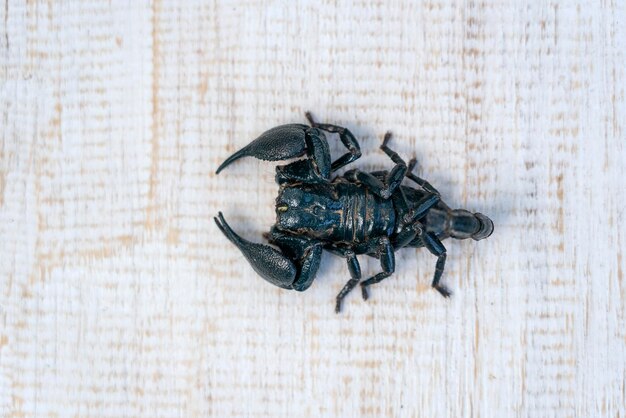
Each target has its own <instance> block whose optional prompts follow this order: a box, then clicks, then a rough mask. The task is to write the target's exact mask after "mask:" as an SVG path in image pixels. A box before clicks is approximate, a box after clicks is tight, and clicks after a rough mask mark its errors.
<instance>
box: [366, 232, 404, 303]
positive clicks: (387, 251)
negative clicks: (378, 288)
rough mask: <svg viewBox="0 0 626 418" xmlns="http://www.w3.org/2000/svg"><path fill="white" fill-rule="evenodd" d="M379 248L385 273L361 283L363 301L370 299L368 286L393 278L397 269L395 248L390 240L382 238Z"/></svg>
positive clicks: (378, 251)
mask: <svg viewBox="0 0 626 418" xmlns="http://www.w3.org/2000/svg"><path fill="white" fill-rule="evenodd" d="M378 247H379V248H378V250H377V254H378V255H379V259H380V266H381V267H382V269H383V271H382V272H381V273H378V274H377V275H375V276H373V277H370V278H369V279H367V280H365V281H364V282H361V294H362V296H363V300H367V299H368V298H369V294H368V293H367V287H368V286H370V285H373V284H376V283H379V282H381V281H383V280H385V279H386V278H387V277H389V276H391V275H392V274H393V272H394V271H395V269H396V257H395V254H394V253H393V251H394V250H393V246H392V245H391V243H390V242H389V239H388V238H387V237H383V238H381V239H380V241H379V244H378Z"/></svg>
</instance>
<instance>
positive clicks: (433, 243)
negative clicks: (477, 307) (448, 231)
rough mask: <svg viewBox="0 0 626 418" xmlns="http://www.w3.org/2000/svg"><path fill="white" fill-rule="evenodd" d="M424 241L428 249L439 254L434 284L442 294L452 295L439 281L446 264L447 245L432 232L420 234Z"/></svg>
mask: <svg viewBox="0 0 626 418" xmlns="http://www.w3.org/2000/svg"><path fill="white" fill-rule="evenodd" d="M420 239H421V240H422V243H423V244H424V246H425V247H426V248H428V250H429V251H430V252H431V253H433V254H434V255H436V256H437V264H436V265H435V276H434V277H433V283H432V286H433V287H434V288H435V289H436V290H437V291H438V292H439V293H441V296H443V297H444V298H447V297H449V296H450V295H451V293H450V291H449V290H448V289H447V288H446V287H445V286H444V285H442V284H440V283H439V281H440V280H441V275H442V274H443V268H444V266H445V264H446V247H444V246H443V244H442V243H441V241H439V238H437V236H436V235H435V234H433V233H432V232H424V233H422V234H421V235H420Z"/></svg>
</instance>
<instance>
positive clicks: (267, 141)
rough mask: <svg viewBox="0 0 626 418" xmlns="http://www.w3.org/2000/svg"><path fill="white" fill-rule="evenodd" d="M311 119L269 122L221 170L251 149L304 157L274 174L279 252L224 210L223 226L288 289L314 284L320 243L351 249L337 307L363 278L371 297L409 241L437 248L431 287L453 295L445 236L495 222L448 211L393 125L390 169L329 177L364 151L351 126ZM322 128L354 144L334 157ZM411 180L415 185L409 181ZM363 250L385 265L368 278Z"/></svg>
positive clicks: (274, 238) (266, 156)
mask: <svg viewBox="0 0 626 418" xmlns="http://www.w3.org/2000/svg"><path fill="white" fill-rule="evenodd" d="M307 119H308V120H309V122H310V124H311V126H310V127H309V126H307V125H300V124H291V125H283V126H279V127H276V128H273V129H270V130H269V131H267V132H265V133H264V134H262V135H261V136H260V137H259V138H257V139H256V140H254V141H253V142H252V143H250V144H249V145H248V146H246V147H244V148H243V149H241V150H239V151H237V152H236V153H235V154H233V155H232V156H231V157H229V158H228V159H227V160H226V161H224V163H222V165H221V166H220V167H219V168H218V169H217V173H219V172H220V171H221V170H222V169H223V168H224V167H226V166H227V165H229V164H230V163H232V162H233V161H235V160H237V159H239V158H241V157H245V156H253V157H256V158H259V159H263V160H269V161H278V160H285V159H289V158H294V157H300V156H306V158H304V159H300V160H297V161H295V162H292V163H290V164H287V165H284V166H278V167H277V168H276V182H277V183H278V184H279V185H280V188H279V192H278V197H277V199H276V224H275V225H274V226H273V227H272V228H271V230H270V232H269V233H268V234H266V238H267V239H268V241H269V243H270V244H273V245H274V246H276V247H278V249H279V250H280V251H278V250H276V249H275V248H273V247H270V246H268V245H264V244H256V243H252V242H249V241H247V240H245V239H243V238H241V237H240V236H239V235H237V234H236V233H235V232H234V231H233V230H232V228H230V226H229V225H228V224H227V223H226V221H225V219H224V217H223V215H222V214H221V213H219V215H218V216H217V217H216V218H215V222H216V224H217V226H218V227H219V228H220V230H221V231H222V232H223V233H224V234H225V235H226V237H227V238H228V239H229V240H230V241H231V242H233V243H234V244H235V245H236V246H237V247H238V248H239V249H240V250H241V252H242V253H243V254H244V256H245V257H246V258H247V259H248V261H249V262H250V264H251V265H252V267H253V268H254V269H255V271H257V273H259V275H261V277H263V278H264V279H265V280H267V281H269V282H270V283H272V284H274V285H276V286H279V287H282V288H285V289H294V290H299V291H303V290H306V289H307V288H308V287H309V286H310V285H311V283H312V282H313V280H314V278H315V275H316V273H317V270H318V267H319V263H320V259H321V253H322V250H326V251H329V252H331V253H333V254H336V255H338V256H341V257H344V258H345V259H346V261H347V264H348V270H349V271H350V276H351V278H350V280H348V282H347V283H346V284H345V285H344V287H343V288H342V289H341V291H340V292H339V294H338V295H337V298H336V303H335V310H336V312H339V311H340V309H341V303H342V301H343V299H344V298H345V297H346V295H347V294H348V293H349V292H350V291H351V290H352V289H353V288H354V287H356V285H357V284H359V283H360V285H361V291H362V296H363V298H364V299H367V298H368V296H369V294H368V287H369V286H371V285H373V284H375V283H378V282H380V281H382V280H384V279H386V278H387V277H389V276H390V275H391V274H392V273H393V272H394V270H395V256H394V252H395V251H397V250H399V249H400V248H405V247H409V248H410V247H413V248H419V247H426V248H427V249H428V250H429V251H430V252H431V253H433V254H434V255H435V256H437V263H436V266H435V274H434V277H433V281H432V286H433V287H434V288H435V289H436V290H437V291H439V293H440V294H441V295H443V296H444V297H448V296H449V295H450V292H449V291H448V289H447V288H446V287H445V286H443V285H442V284H441V283H440V280H441V276H442V274H443V269H444V266H445V260H446V249H445V247H444V246H443V244H442V243H441V241H442V240H444V239H446V238H450V237H451V238H457V239H466V238H473V239H474V240H481V239H484V238H487V237H488V236H490V235H491V233H492V232H493V222H492V221H491V220H490V219H489V218H488V217H486V216H485V215H483V214H480V213H471V212H469V211H467V210H464V209H455V210H452V209H450V208H449V207H448V206H447V205H446V204H445V203H444V202H443V201H442V200H441V196H440V194H439V192H438V191H437V190H436V189H435V188H434V187H433V186H432V185H431V184H430V183H428V182H427V181H425V180H423V179H421V178H419V177H417V176H416V175H415V174H413V169H414V167H415V164H416V161H415V159H413V160H411V161H410V162H409V164H408V165H407V164H406V163H405V162H404V160H403V159H402V158H401V157H400V156H399V155H398V154H397V153H396V152H394V151H393V150H391V149H390V148H389V147H388V142H389V140H390V139H391V133H389V132H388V133H387V134H386V135H385V138H384V140H383V143H382V145H381V147H380V148H381V149H382V150H383V151H384V152H385V153H386V154H387V155H388V156H389V157H390V159H391V160H392V161H393V162H394V163H395V166H394V167H393V169H392V170H390V171H387V170H383V171H375V172H364V171H360V170H358V169H353V170H350V171H347V172H346V173H345V174H344V175H342V176H336V177H334V178H331V173H332V172H333V171H335V170H337V169H339V168H341V167H343V166H345V165H347V164H349V163H351V162H353V161H354V160H356V159H358V158H359V157H360V156H361V152H360V147H359V144H358V142H357V140H356V138H355V137H354V136H353V135H352V133H351V132H350V131H349V130H348V129H346V128H343V127H340V126H337V125H331V124H321V123H317V122H315V121H314V120H313V118H312V116H311V114H310V113H307ZM324 131H325V132H331V133H338V134H339V138H340V140H341V142H342V143H343V144H344V146H345V147H346V148H347V152H346V153H345V154H344V155H343V156H341V157H340V158H338V159H337V160H335V161H334V162H332V163H331V159H330V153H329V149H328V143H327V140H326V137H325V135H324V133H323V132H324ZM404 179H408V180H410V181H411V182H412V184H411V185H410V186H409V185H403V184H402V182H403V180H404ZM361 254H366V255H369V256H372V257H376V258H378V259H379V260H380V264H381V269H382V271H381V272H380V273H378V274H376V275H375V276H373V277H370V278H369V279H367V280H364V281H361V270H360V266H359V263H358V260H357V257H356V256H357V255H361Z"/></svg>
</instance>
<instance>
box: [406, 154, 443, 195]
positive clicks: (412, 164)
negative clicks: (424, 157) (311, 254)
mask: <svg viewBox="0 0 626 418" xmlns="http://www.w3.org/2000/svg"><path fill="white" fill-rule="evenodd" d="M416 165H417V159H416V158H411V160H410V161H409V168H408V170H407V173H406V176H407V178H409V179H411V180H413V181H414V182H415V183H417V185H418V186H420V187H421V188H422V189H424V190H426V191H427V192H430V193H432V194H436V195H439V194H440V193H439V191H438V190H437V189H435V188H434V187H433V186H432V185H431V184H430V183H429V182H427V181H426V180H424V179H423V178H420V177H418V176H416V175H415V174H413V169H414V168H415V166H416Z"/></svg>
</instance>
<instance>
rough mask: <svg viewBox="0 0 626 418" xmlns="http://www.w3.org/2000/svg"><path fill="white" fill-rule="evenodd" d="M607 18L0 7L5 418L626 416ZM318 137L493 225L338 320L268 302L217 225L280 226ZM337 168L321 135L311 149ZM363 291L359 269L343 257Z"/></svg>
mask: <svg viewBox="0 0 626 418" xmlns="http://www.w3.org/2000/svg"><path fill="white" fill-rule="evenodd" d="M624 24H626V4H625V3H624V2H623V1H603V2H586V1H582V0H579V1H555V0H544V1H528V0H526V1H518V0H510V1H505V0H484V1H480V2H479V1H469V0H468V1H445V0H433V1H426V2H412V1H389V2H387V1H365V0H363V1H354V2H349V1H336V2H333V1H322V0H316V1H252V0H247V1H225V0H224V1H212V2H192V1H183V2H174V1H172V2H160V1H157V2H155V3H154V4H148V3H146V2H122V1H110V2H104V1H54V2H36V1H31V2H21V1H13V0H10V1H5V2H4V4H3V5H1V6H0V28H1V29H0V80H1V83H0V132H1V138H0V139H1V141H2V142H1V145H0V416H3V417H5V416H6V417H19V416H62V417H65V416H146V417H154V416H181V417H188V416H203V417H205V416H212V417H235V416H250V417H264V416H266V417H278V416H286V417H287V416H290V417H295V416H307V417H318V416H329V417H330V416H336V417H381V416H389V417H392V416H393V417H404V416H406V417H409V416H413V417H417V416H420V417H575V416H577V417H625V416H626V407H625V402H626V282H625V279H624V270H625V267H626V266H625V262H626V261H625V258H624V245H625V243H626V237H625V236H624V230H625V229H624V223H625V219H624V207H625V205H626V186H625V182H624V178H625V176H626V169H625V161H626V151H625V150H626V147H625V140H626V138H625V134H624V123H625V121H626V100H625V96H624V88H625V85H626V74H625V68H626V66H625V64H626V60H625V55H624V51H625V49H626V29H625V28H624ZM307 109H310V110H312V111H313V112H314V113H315V114H316V115H317V116H318V117H319V118H320V119H322V120H324V121H329V122H335V123H338V124H343V125H346V126H348V127H350V128H351V129H352V130H353V132H355V134H357V136H358V137H359V138H361V140H362V142H361V145H362V149H363V150H364V157H363V158H362V159H361V160H360V161H359V162H358V164H359V166H360V167H365V168H372V169H380V168H383V167H389V166H390V165H389V164H390V163H389V161H388V160H387V158H386V157H384V155H383V154H382V153H381V152H379V151H378V150H377V146H378V145H379V142H380V139H381V137H382V135H383V133H384V132H385V131H386V130H387V129H391V130H393V132H394V133H395V135H396V136H395V139H394V142H393V145H394V148H395V149H397V150H398V151H399V152H400V153H401V154H402V155H404V156H405V157H406V158H407V159H408V158H410V157H411V156H413V155H416V156H417V157H418V158H419V161H420V173H421V174H423V176H424V177H426V178H428V179H429V180H430V181H431V182H432V183H433V184H434V185H435V186H436V187H438V188H439V189H440V190H441V191H442V193H443V195H444V197H445V199H446V201H447V202H448V203H449V204H450V205H452V206H457V207H465V208H468V209H470V210H473V211H481V212H483V213H485V214H488V215H489V216H491V218H492V219H493V220H494V222H495V225H496V230H495V233H494V235H493V236H492V237H491V238H490V239H488V240H486V241H481V242H478V243H475V242H458V241H457V242H447V243H446V245H447V247H448V253H449V257H448V264H447V269H446V272H445V279H444V280H445V282H446V283H447V284H448V285H449V286H450V288H451V289H452V290H453V291H454V296H453V297H452V299H451V300H449V301H446V300H443V299H442V298H440V297H439V296H438V295H437V293H436V292H434V291H433V290H431V289H430V288H429V281H430V279H431V275H432V273H433V269H434V264H435V260H434V258H433V257H432V256H431V255H429V254H428V253H427V252H424V251H413V250H405V251H402V252H400V253H398V258H397V267H398V268H397V272H396V274H395V275H394V276H393V278H390V279H388V280H387V281H386V282H384V283H382V284H381V285H379V286H377V287H375V288H373V289H372V298H371V300H370V301H368V302H367V303H365V302H363V301H362V300H361V299H360V296H359V295H358V293H357V292H355V293H354V294H352V295H351V296H350V297H349V298H348V299H347V300H346V304H345V311H344V313H343V314H342V315H340V316H337V315H335V314H334V313H333V299H334V296H335V294H336V293H337V292H338V291H339V289H340V288H341V287H342V286H343V284H344V282H345V281H346V280H347V279H348V278H349V276H348V272H347V269H346V266H345V265H344V262H343V260H340V259H335V258H333V257H331V256H328V257H325V258H324V259H323V263H324V264H323V267H322V268H321V272H320V274H319V277H318V279H317V280H316V282H315V283H314V285H313V286H312V287H311V288H310V289H309V290H308V291H307V292H304V293H295V292H288V291H282V290H279V289H277V288H274V287H271V286H270V285H267V284H265V283H264V282H263V281H262V280H261V279H259V278H258V277H257V276H256V275H255V273H254V272H253V271H252V269H251V268H250V267H249V266H248V265H247V264H246V262H245V260H244V259H243V257H242V256H241V255H240V254H239V252H238V251H237V250H236V249H235V248H234V247H232V246H231V245H230V244H229V243H228V242H227V241H226V240H225V239H224V237H223V236H221V234H219V231H218V230H217V228H215V225H214V224H213V221H212V219H211V217H212V216H213V215H214V214H216V212H217V211H218V210H223V211H224V213H225V215H226V217H227V219H228V220H229V221H230V222H231V223H232V225H233V226H234V227H236V228H237V230H238V231H239V232H241V233H242V234H243V235H244V236H246V237H248V238H251V239H255V240H260V239H261V234H262V233H263V232H264V231H266V230H267V229H268V228H269V227H270V225H271V224H272V223H273V219H274V214H273V205H272V204H273V199H274V196H275V193H276V190H277V186H276V185H275V184H274V182H273V167H274V166H273V165H272V164H267V163H259V162H257V161H255V160H252V159H249V160H246V161H241V162H238V163H237V164H235V165H233V166H232V167H231V168H229V170H227V171H225V172H224V173H223V174H220V176H219V177H216V176H215V175H214V174H213V172H214V170H215V168H216V167H217V165H218V164H219V162H221V161H222V160H223V159H224V158H225V157H227V156H228V155H229V154H230V153H231V152H233V151H234V150H236V149H238V148H240V147H241V146H243V145H245V144H247V143H248V142H249V141H250V140H251V139H253V138H254V137H255V136H256V135H258V134H259V133H260V132H262V131H263V130H265V129H267V128H269V127H272V126H275V125H278V124H282V123H288V122H303V121H304V118H303V112H304V111H305V110H307ZM332 150H333V152H335V153H338V152H339V147H338V146H337V145H336V144H333V145H332ZM362 267H363V270H364V274H373V273H375V272H377V269H378V265H377V262H375V261H374V260H366V259H363V260H362Z"/></svg>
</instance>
